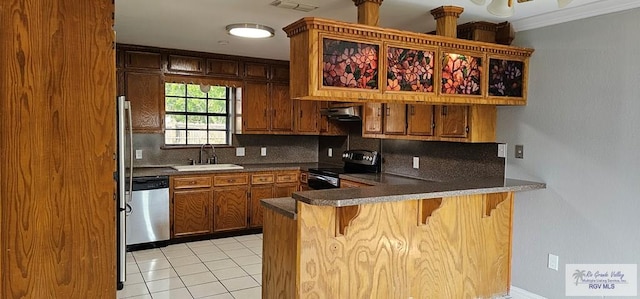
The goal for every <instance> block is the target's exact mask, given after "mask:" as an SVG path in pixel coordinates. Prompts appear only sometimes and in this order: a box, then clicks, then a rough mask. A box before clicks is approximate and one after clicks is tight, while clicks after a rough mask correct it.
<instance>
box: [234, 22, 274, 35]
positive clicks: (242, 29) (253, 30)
mask: <svg viewBox="0 0 640 299" xmlns="http://www.w3.org/2000/svg"><path fill="white" fill-rule="evenodd" d="M226 28H227V32H229V34H231V35H234V36H239V37H247V38H267V37H272V36H273V35H274V33H275V31H273V28H271V27H269V26H265V25H260V24H251V23H238V24H231V25H227V27H226Z"/></svg>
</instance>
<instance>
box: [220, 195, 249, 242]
mask: <svg viewBox="0 0 640 299" xmlns="http://www.w3.org/2000/svg"><path fill="white" fill-rule="evenodd" d="M248 195H249V187H248V186H234V187H223V188H217V187H216V188H214V189H213V203H214V204H213V209H214V216H213V231H214V232H220V231H228V230H236V229H244V228H247V222H248V220H247V213H248V211H249V209H248V201H249V196H248Z"/></svg>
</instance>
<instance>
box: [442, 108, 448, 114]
mask: <svg viewBox="0 0 640 299" xmlns="http://www.w3.org/2000/svg"><path fill="white" fill-rule="evenodd" d="M442 115H444V116H447V106H442Z"/></svg>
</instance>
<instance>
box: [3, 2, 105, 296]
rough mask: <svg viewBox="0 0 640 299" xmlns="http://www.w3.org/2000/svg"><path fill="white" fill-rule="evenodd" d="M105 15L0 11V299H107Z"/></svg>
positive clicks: (43, 5) (70, 7) (88, 8)
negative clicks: (0, 62)
mask: <svg viewBox="0 0 640 299" xmlns="http://www.w3.org/2000/svg"><path fill="white" fill-rule="evenodd" d="M113 12H114V4H113V1H111V0H99V1H62V0H51V1H27V0H6V1H2V2H0V22H1V23H0V41H1V42H0V45H1V46H0V47H1V48H0V59H1V60H0V61H2V67H1V68H0V73H1V75H0V82H2V83H1V85H0V87H1V88H0V94H1V95H2V96H1V98H2V99H3V100H2V101H0V115H1V116H2V117H0V132H1V134H0V149H1V152H2V155H0V159H1V160H0V164H1V165H2V167H1V168H0V211H1V214H0V227H2V230H1V231H0V252H2V255H1V256H0V273H1V274H0V279H1V286H0V298H11V299H13V298H114V297H115V295H116V292H115V287H116V253H115V248H116V235H115V234H116V230H115V227H116V226H115V216H116V213H115V201H114V198H113V195H114V191H115V184H114V180H113V172H114V171H115V161H114V160H113V154H114V153H115V132H114V130H115V92H116V90H115V88H116V82H115V74H116V72H115V51H114V50H113V48H112V46H113V42H114V34H113V30H112V25H113V20H112V14H113Z"/></svg>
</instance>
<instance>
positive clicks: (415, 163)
mask: <svg viewBox="0 0 640 299" xmlns="http://www.w3.org/2000/svg"><path fill="white" fill-rule="evenodd" d="M413 168H415V169H420V157H413Z"/></svg>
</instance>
